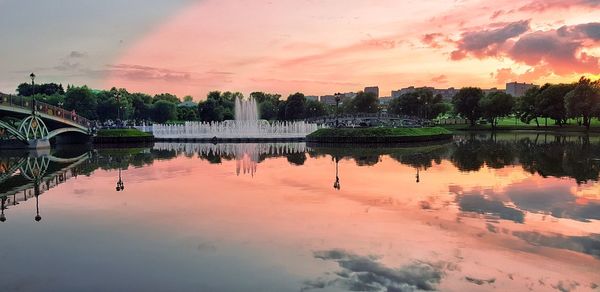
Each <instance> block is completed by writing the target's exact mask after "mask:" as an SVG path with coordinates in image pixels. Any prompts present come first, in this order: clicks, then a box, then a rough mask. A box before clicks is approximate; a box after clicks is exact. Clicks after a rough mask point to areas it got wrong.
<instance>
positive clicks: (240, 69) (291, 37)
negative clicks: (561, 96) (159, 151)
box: [0, 0, 600, 100]
mask: <svg viewBox="0 0 600 292" xmlns="http://www.w3.org/2000/svg"><path fill="white" fill-rule="evenodd" d="M599 20H600V0H519V1H517V0H491V1H489V0H455V1H452V0H418V1H417V0H407V1H399V0H168V1H167V0H128V1H119V0H103V1H92V0H54V1H34V0H0V39H1V40H2V45H1V46H0V91H3V92H13V91H14V89H15V88H16V85H17V84H18V83H20V82H23V81H27V80H28V78H27V75H28V74H29V73H30V72H31V71H34V72H35V73H36V75H38V76H39V77H38V79H39V81H41V82H50V81H52V82H59V83H63V84H67V83H68V84H75V85H83V84H87V85H89V86H91V87H93V88H99V89H102V88H110V87H113V86H116V87H125V88H127V89H128V90H129V91H142V92H148V93H160V92H172V93H176V94H178V95H187V94H191V95H193V96H194V97H195V98H196V99H197V100H198V99H202V98H204V96H205V95H206V93H207V92H208V91H210V90H234V91H241V92H243V93H245V94H248V93H249V92H251V91H255V90H260V91H267V92H277V93H281V94H284V95H286V94H289V93H292V92H296V91H301V92H304V93H305V94H315V95H320V94H330V93H333V92H339V91H357V90H360V89H362V88H363V87H365V86H370V85H379V87H380V89H381V91H382V95H389V91H390V90H392V89H398V88H401V87H405V86H410V85H415V86H423V85H429V86H436V87H450V86H453V87H461V86H467V85H474V86H480V87H500V88H503V87H504V83H505V82H507V81H523V82H534V83H543V82H562V81H564V82H567V81H573V80H576V79H578V77H579V76H581V75H587V76H590V77H596V78H598V77H600V22H599Z"/></svg>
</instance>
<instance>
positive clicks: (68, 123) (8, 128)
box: [0, 95, 92, 148]
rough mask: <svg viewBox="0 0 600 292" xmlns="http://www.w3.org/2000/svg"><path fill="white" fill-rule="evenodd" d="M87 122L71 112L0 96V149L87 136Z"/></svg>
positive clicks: (89, 133) (30, 101)
mask: <svg viewBox="0 0 600 292" xmlns="http://www.w3.org/2000/svg"><path fill="white" fill-rule="evenodd" d="M91 125H92V124H91V122H90V121H89V120H88V119H86V118H84V117H82V116H79V115H77V114H76V113H74V112H71V111H68V110H65V109H63V108H60V107H56V106H53V105H50V104H47V103H43V102H40V101H33V100H32V99H30V98H26V97H21V96H13V95H0V142H3V143H2V144H0V148H2V147H4V148H46V147H50V139H52V138H54V137H57V136H59V135H63V134H66V133H75V134H78V135H82V136H88V137H89V136H91V134H92V133H91Z"/></svg>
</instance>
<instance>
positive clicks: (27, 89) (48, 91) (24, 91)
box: [17, 83, 65, 96]
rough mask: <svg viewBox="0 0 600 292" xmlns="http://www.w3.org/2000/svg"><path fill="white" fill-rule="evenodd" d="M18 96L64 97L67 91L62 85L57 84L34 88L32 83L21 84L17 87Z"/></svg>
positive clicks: (37, 85) (38, 85)
mask: <svg viewBox="0 0 600 292" xmlns="http://www.w3.org/2000/svg"><path fill="white" fill-rule="evenodd" d="M17 94H18V95H20V96H32V95H33V94H43V95H55V94H58V95H63V94H65V90H64V89H63V87H62V84H56V83H44V84H35V86H32V85H31V84H30V83H21V84H19V86H18V87H17Z"/></svg>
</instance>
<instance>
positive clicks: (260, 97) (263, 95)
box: [250, 92, 281, 105]
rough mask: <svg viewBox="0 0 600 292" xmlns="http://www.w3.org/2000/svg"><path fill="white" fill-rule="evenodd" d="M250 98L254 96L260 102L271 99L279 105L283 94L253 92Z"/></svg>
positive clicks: (270, 100)
mask: <svg viewBox="0 0 600 292" xmlns="http://www.w3.org/2000/svg"><path fill="white" fill-rule="evenodd" d="M250 98H253V99H254V100H255V101H256V103H258V104H260V103H263V102H266V101H269V102H271V103H273V104H274V105H277V103H279V99H280V98H281V95H280V94H272V93H264V92H252V93H250Z"/></svg>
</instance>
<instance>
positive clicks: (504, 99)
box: [479, 91, 515, 129]
mask: <svg viewBox="0 0 600 292" xmlns="http://www.w3.org/2000/svg"><path fill="white" fill-rule="evenodd" d="M514 105H515V100H514V98H513V96H512V95H510V94H508V93H504V92H500V91H495V92H490V93H489V94H488V95H486V96H485V97H484V98H482V99H481V100H479V107H480V108H481V113H482V115H483V117H484V118H486V119H487V120H488V121H490V122H491V124H492V129H493V128H495V127H496V126H497V125H498V118H500V117H505V116H508V115H509V114H510V113H512V110H513V108H514Z"/></svg>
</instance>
